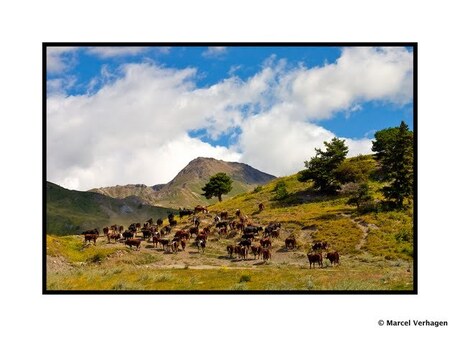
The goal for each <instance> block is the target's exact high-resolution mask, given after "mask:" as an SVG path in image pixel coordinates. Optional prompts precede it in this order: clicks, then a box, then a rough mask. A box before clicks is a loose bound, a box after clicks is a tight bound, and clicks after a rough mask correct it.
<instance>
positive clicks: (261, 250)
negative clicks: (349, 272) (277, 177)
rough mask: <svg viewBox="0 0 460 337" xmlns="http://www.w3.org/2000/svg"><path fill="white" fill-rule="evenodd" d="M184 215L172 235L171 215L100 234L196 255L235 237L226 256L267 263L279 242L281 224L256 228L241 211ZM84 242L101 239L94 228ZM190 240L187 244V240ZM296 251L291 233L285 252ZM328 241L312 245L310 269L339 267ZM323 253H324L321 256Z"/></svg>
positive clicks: (198, 209) (200, 208)
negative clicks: (210, 241)
mask: <svg viewBox="0 0 460 337" xmlns="http://www.w3.org/2000/svg"><path fill="white" fill-rule="evenodd" d="M258 208H259V211H262V210H263V209H264V206H263V204H259V205H258ZM184 216H187V217H188V219H187V226H185V227H184V228H183V229H177V230H176V231H175V232H174V234H173V233H172V232H173V228H174V227H175V226H177V224H178V222H177V220H175V219H174V215H173V214H169V215H168V223H167V224H163V220H162V219H158V220H157V221H155V222H154V221H153V219H148V220H147V221H145V222H144V223H143V224H142V223H132V224H131V225H129V226H128V228H127V229H125V228H124V226H119V225H112V226H110V227H105V228H103V230H102V234H103V236H104V237H106V238H107V242H108V243H110V242H112V241H113V242H124V244H125V245H127V246H129V247H130V248H135V249H137V250H140V248H141V242H142V241H145V242H151V243H152V246H153V247H155V248H157V247H159V246H161V248H162V249H163V250H164V251H165V252H169V253H178V252H179V251H185V249H186V247H187V246H188V245H192V246H194V247H195V248H196V249H197V250H198V252H204V251H205V249H206V244H207V241H208V239H209V238H210V237H211V236H213V235H214V236H216V237H217V239H219V238H221V237H226V238H236V240H235V242H234V243H233V244H229V245H227V247H226V253H227V256H228V258H230V259H234V258H237V259H242V260H246V259H248V256H249V254H252V255H253V256H254V259H260V258H261V259H262V260H263V261H268V260H270V259H271V258H272V254H273V252H272V243H273V241H274V240H279V239H280V230H281V223H279V222H271V223H269V224H268V225H267V226H265V227H263V226H258V225H255V224H254V223H252V222H251V221H250V220H249V217H248V216H247V215H245V214H243V213H242V212H241V211H240V210H236V212H235V216H234V217H232V218H230V217H229V214H228V212H226V211H222V212H219V213H217V214H214V215H213V214H211V213H210V212H209V211H208V209H207V207H206V206H197V207H195V209H193V210H191V209H180V210H179V217H180V219H182V218H183V217H184ZM82 235H83V236H84V242H85V244H86V243H89V244H90V243H91V242H93V243H94V244H96V240H97V239H98V238H99V237H100V232H99V230H98V229H97V228H95V229H92V230H88V231H85V232H83V233H82ZM192 239H193V241H192V242H191V243H190V240H192ZM297 248H298V244H297V241H296V238H295V236H294V235H293V234H290V235H289V236H288V237H286V238H285V240H284V251H291V250H295V249H297ZM328 248H329V244H328V243H327V242H314V243H313V244H312V245H311V248H310V250H309V252H308V253H307V258H308V262H309V264H310V268H312V266H313V268H314V267H315V265H318V267H323V254H325V256H324V258H325V259H328V260H329V261H330V263H331V265H332V266H334V265H338V264H339V253H338V252H337V251H328ZM324 251H325V253H323V252H324Z"/></svg>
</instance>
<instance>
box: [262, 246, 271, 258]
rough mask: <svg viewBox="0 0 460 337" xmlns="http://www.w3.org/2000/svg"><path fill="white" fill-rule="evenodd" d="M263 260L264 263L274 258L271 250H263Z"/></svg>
mask: <svg viewBox="0 0 460 337" xmlns="http://www.w3.org/2000/svg"><path fill="white" fill-rule="evenodd" d="M262 258H263V259H264V261H267V260H270V259H271V258H272V254H271V253H270V249H267V248H263V249H262Z"/></svg>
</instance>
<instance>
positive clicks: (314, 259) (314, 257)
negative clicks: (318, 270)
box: [307, 253, 323, 269]
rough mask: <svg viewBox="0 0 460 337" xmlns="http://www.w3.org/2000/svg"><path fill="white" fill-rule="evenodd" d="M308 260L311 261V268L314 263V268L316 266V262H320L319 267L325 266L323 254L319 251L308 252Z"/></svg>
mask: <svg viewBox="0 0 460 337" xmlns="http://www.w3.org/2000/svg"><path fill="white" fill-rule="evenodd" d="M307 257H308V262H310V269H311V265H312V264H313V268H315V263H317V264H318V266H319V267H323V256H322V255H321V254H318V253H308V254H307Z"/></svg>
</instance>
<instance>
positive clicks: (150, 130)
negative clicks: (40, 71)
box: [47, 48, 412, 190]
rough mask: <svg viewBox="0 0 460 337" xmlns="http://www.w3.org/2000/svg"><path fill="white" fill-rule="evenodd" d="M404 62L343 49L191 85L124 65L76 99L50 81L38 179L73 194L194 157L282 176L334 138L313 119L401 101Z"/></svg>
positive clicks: (150, 174) (189, 78) (189, 72)
mask: <svg viewBox="0 0 460 337" xmlns="http://www.w3.org/2000/svg"><path fill="white" fill-rule="evenodd" d="M62 52H63V51H62ZM411 65H412V54H411V53H410V52H409V51H407V50H406V49H404V48H395V49H385V48H345V49H344V50H343V52H342V55H341V57H340V58H339V59H338V60H337V62H336V63H334V64H326V65H324V66H322V67H316V68H311V69H307V68H304V67H296V68H288V67H286V61H284V60H278V61H277V60H276V58H275V57H271V58H269V59H268V60H267V62H265V63H264V64H263V65H262V67H261V70H260V71H259V72H257V73H255V74H254V75H253V76H252V77H249V78H247V79H245V80H242V79H240V78H239V77H237V76H235V75H229V77H227V78H224V79H222V80H221V81H219V82H217V83H215V84H213V85H211V86H209V87H198V86H197V84H196V83H197V69H195V68H182V69H173V68H166V67H161V66H158V65H157V64H155V63H152V62H144V63H131V64H124V65H121V66H120V67H119V71H117V73H116V74H112V73H107V69H101V72H100V76H99V77H97V78H94V79H92V81H94V82H93V83H89V86H93V87H94V88H95V89H94V90H95V91H93V90H89V91H88V93H87V94H84V95H74V96H69V95H63V94H62V92H63V91H65V88H66V82H65V81H64V79H63V78H61V79H59V78H58V79H53V81H54V82H49V83H48V89H49V92H48V99H47V179H48V180H50V181H53V182H56V183H58V184H61V185H63V186H65V187H70V188H75V189H81V190H85V189H90V188H93V187H98V186H107V185H116V184H127V183H144V184H148V185H153V184H157V183H165V182H168V181H169V180H170V179H172V178H173V177H174V175H175V174H177V172H178V171H179V170H180V169H182V168H183V167H184V166H185V165H186V164H187V163H188V162H189V161H191V160H192V159H194V158H195V157H198V156H206V157H215V158H218V159H223V160H231V161H242V162H245V163H248V164H249V165H252V166H254V167H255V168H257V169H260V170H263V171H266V172H268V173H271V174H275V175H286V174H292V173H295V172H297V171H298V170H301V169H303V168H304V161H305V160H308V159H310V158H311V157H312V156H314V155H315V150H314V149H315V148H320V147H323V142H324V141H330V140H331V139H332V138H333V137H334V136H335V135H334V134H333V133H332V132H331V131H329V130H326V129H325V128H323V127H321V126H318V125H317V124H315V123H316V120H318V119H324V118H331V117H332V116H333V115H334V114H336V113H339V112H344V111H345V112H346V113H348V114H352V113H353V112H354V111H357V110H359V109H360V106H361V103H364V102H366V101H369V100H381V101H385V102H389V103H391V104H405V103H408V102H410V101H411V100H412V67H411ZM59 81H61V82H59ZM68 83H70V84H71V82H68ZM70 84H67V85H70ZM97 84H99V85H97ZM193 130H204V132H205V133H206V135H207V136H208V137H209V138H210V139H213V140H215V141H218V140H219V137H221V136H222V135H227V136H230V137H231V138H232V139H233V141H234V145H232V146H224V145H225V144H223V145H222V146H218V145H214V146H213V145H210V144H208V143H206V142H204V141H202V140H201V139H198V138H193V137H191V136H190V135H189V133H190V132H191V131H193ZM235 131H236V133H233V132H235ZM200 134H201V133H200ZM339 136H340V135H339ZM346 141H347V145H348V147H349V155H357V154H366V153H370V149H371V146H372V144H371V139H368V138H362V139H346ZM215 144H218V143H215Z"/></svg>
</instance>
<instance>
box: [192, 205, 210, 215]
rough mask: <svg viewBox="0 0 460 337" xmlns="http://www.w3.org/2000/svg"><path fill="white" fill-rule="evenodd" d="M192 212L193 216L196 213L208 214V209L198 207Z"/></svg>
mask: <svg viewBox="0 0 460 337" xmlns="http://www.w3.org/2000/svg"><path fill="white" fill-rule="evenodd" d="M194 212H195V214H196V213H200V212H202V213H208V208H207V207H206V206H201V205H198V206H196V207H195V211H194Z"/></svg>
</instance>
